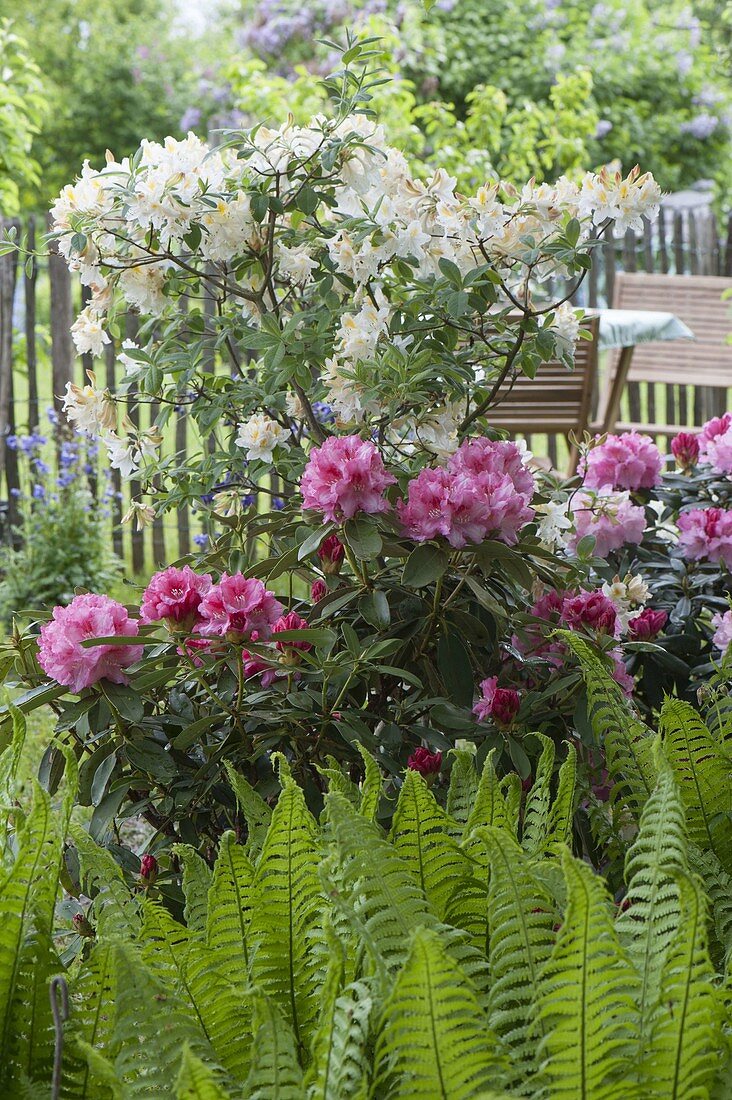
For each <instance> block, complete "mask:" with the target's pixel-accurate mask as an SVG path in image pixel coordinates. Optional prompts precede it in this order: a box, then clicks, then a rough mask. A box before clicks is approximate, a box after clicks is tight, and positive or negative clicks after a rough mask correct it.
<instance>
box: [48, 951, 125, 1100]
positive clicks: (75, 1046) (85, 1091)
mask: <svg viewBox="0 0 732 1100" xmlns="http://www.w3.org/2000/svg"><path fill="white" fill-rule="evenodd" d="M115 950H116V947H115V942H114V939H113V938H112V937H111V936H109V937H107V936H105V937H104V938H103V939H102V940H98V941H97V942H95V944H94V947H93V949H92V951H91V953H90V955H89V958H88V959H87V960H86V962H85V963H84V965H83V966H82V968H81V970H80V971H79V972H78V973H77V975H76V977H75V978H74V980H73V982H72V983H71V988H70V997H71V1003H72V1005H73V1011H72V1013H71V1020H70V1023H69V1025H68V1040H69V1050H68V1051H67V1053H66V1054H65V1056H64V1060H63V1087H62V1095H63V1096H64V1097H73V1098H74V1100H107V1097H108V1096H109V1095H112V1094H113V1089H111V1086H110V1083H109V1073H111V1074H112V1075H113V1076H114V1068H113V1066H112V1065H111V1063H107V1067H106V1069H105V1070H104V1071H103V1076H102V1077H100V1075H99V1074H98V1073H97V1072H96V1071H95V1065H96V1063H95V1061H94V1059H90V1058H89V1055H88V1051H89V1049H92V1050H94V1051H96V1052H99V1057H100V1058H101V1057H102V1055H103V1054H104V1052H106V1051H108V1050H109V1048H110V1044H111V1041H112V1034H113V1028H114V991H115V981H114V973H115V971H114V964H115V957H114V953H115ZM97 1068H98V1067H97ZM114 1080H115V1085H116V1086H117V1089H118V1091H119V1089H120V1088H121V1086H120V1085H119V1082H117V1080H116V1076H114Z"/></svg>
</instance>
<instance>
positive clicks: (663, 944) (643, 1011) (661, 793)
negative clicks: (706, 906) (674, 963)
mask: <svg viewBox="0 0 732 1100" xmlns="http://www.w3.org/2000/svg"><path fill="white" fill-rule="evenodd" d="M686 867H687V859H686V836H685V823H684V808H683V806H682V804H681V798H680V796H679V792H678V789H677V787H676V783H675V781H674V776H673V772H672V771H671V768H670V767H669V765H668V764H667V763H666V762H665V761H664V760H663V759H661V760H659V775H658V782H657V784H656V788H655V790H654V791H653V794H652V795H651V797H650V798H649V799H648V801H647V802H646V805H645V807H644V809H643V813H642V815H641V820H640V829H639V831H638V835H637V837H636V839H635V840H634V842H633V844H632V845H631V847H630V849H629V851H628V855H627V858H626V861H625V881H626V882H627V884H628V889H627V894H626V898H625V908H624V909H623V911H621V913H620V914H619V915H618V918H617V920H616V922H615V929H616V931H617V933H618V936H619V938H620V942H621V943H622V944H623V946H624V947H625V948H626V950H627V952H628V955H629V957H630V960H631V962H632V963H633V965H634V966H635V968H636V971H637V973H638V977H639V989H638V1015H639V1023H638V1033H637V1044H638V1052H639V1055H640V1054H641V1053H642V1052H643V1051H644V1050H645V1049H646V1046H647V1042H648V1036H649V1033H650V1030H651V1027H652V1025H653V1020H654V1017H655V1015H656V1014H657V1012H658V1011H662V1012H663V1011H665V1007H664V1006H659V1004H658V996H659V990H660V983H661V974H662V972H663V968H664V964H665V961H666V956H667V954H668V951H669V948H670V946H671V944H672V943H673V941H674V937H675V936H676V933H677V930H678V927H679V921H680V918H681V908H680V899H679V889H678V885H677V875H678V874H679V872H683V871H685V870H686Z"/></svg>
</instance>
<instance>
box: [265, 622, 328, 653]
mask: <svg viewBox="0 0 732 1100" xmlns="http://www.w3.org/2000/svg"><path fill="white" fill-rule="evenodd" d="M275 637H276V638H277V641H278V642H310V644H311V645H314V646H317V648H318V649H327V648H328V647H329V646H332V645H333V644H334V643H335V640H336V636H335V633H334V632H333V631H332V630H328V629H327V628H326V627H324V626H309V627H303V628H302V629H293V630H280V631H278V632H277V634H276V635H275Z"/></svg>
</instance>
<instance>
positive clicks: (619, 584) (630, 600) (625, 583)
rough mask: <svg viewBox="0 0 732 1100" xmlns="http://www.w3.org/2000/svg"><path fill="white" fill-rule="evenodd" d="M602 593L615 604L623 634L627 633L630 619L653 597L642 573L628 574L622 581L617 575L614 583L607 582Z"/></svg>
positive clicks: (613, 580)
mask: <svg viewBox="0 0 732 1100" xmlns="http://www.w3.org/2000/svg"><path fill="white" fill-rule="evenodd" d="M602 591H603V595H605V596H607V598H608V599H609V600H611V601H612V603H614V604H615V610H616V611H617V614H618V622H619V623H620V629H621V631H622V632H623V634H625V633H627V630H628V622H629V621H630V619H632V618H633V616H634V615H637V614H638V613H639V611H642V609H643V608H644V607H645V605H646V603H647V601H648V599H649V598H650V595H651V592H650V589H649V588H648V585H647V584H646V582H645V581H644V580H643V577H642V576H641V575H640V573H627V574H626V576H625V577H624V578H623V579H622V580H621V579H620V577H619V576H617V575H616V576H615V577H613V579H612V581H605V583H604V584H603V586H602Z"/></svg>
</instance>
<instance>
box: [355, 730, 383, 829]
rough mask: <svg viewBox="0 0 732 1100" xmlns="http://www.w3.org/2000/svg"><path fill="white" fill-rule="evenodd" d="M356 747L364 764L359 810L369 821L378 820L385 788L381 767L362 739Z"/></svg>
mask: <svg viewBox="0 0 732 1100" xmlns="http://www.w3.org/2000/svg"><path fill="white" fill-rule="evenodd" d="M356 748H357V749H358V751H359V753H360V755H361V759H362V760H363V766H364V780H363V783H362V784H361V803H360V805H359V810H360V812H361V815H362V816H363V817H365V818H366V820H367V821H376V815H377V813H378V810H379V803H380V802H381V795H382V791H383V789H384V781H383V779H382V776H381V769H380V768H379V765H378V764H377V763H376V761H375V760H374V758H373V756H372V755H371V753H370V752H368V751H367V750H366V749H365V748H364V747H363V745H362V744H361V743H360V741H357V742H356Z"/></svg>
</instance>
